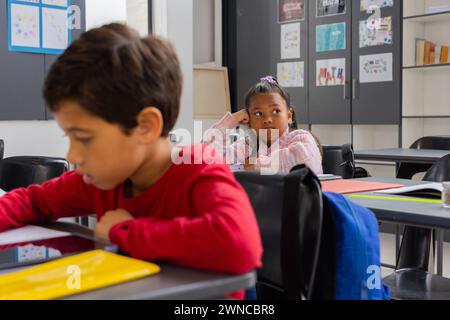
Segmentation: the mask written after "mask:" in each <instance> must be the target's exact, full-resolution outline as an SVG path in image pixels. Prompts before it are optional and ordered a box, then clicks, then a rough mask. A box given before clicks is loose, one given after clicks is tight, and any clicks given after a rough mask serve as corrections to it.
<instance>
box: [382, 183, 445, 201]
mask: <svg viewBox="0 0 450 320" xmlns="http://www.w3.org/2000/svg"><path fill="white" fill-rule="evenodd" d="M442 190H443V187H442V183H426V184H419V185H415V186H409V187H403V188H394V189H387V190H380V191H375V193H382V194H396V195H402V196H412V197H420V198H431V199H441V197H442Z"/></svg>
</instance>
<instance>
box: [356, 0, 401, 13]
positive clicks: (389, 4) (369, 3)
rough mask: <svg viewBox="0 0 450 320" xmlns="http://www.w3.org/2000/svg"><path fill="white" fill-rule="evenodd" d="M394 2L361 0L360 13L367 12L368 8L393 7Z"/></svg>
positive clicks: (387, 0) (390, 0) (389, 0)
mask: <svg viewBox="0 0 450 320" xmlns="http://www.w3.org/2000/svg"><path fill="white" fill-rule="evenodd" d="M393 6H394V0H361V11H367V10H369V8H370V7H377V8H386V7H393Z"/></svg>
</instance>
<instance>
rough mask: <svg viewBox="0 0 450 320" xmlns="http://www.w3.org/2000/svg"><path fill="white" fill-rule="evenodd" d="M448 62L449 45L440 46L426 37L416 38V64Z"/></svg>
mask: <svg viewBox="0 0 450 320" xmlns="http://www.w3.org/2000/svg"><path fill="white" fill-rule="evenodd" d="M448 62H449V46H446V45H442V46H440V45H436V44H435V43H433V42H431V41H427V40H425V39H420V38H417V39H416V66H423V65H433V64H446V63H448Z"/></svg>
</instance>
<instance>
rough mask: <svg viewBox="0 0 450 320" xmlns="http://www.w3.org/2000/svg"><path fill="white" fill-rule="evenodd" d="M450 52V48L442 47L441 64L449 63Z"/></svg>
mask: <svg viewBox="0 0 450 320" xmlns="http://www.w3.org/2000/svg"><path fill="white" fill-rule="evenodd" d="M448 52H449V47H448V46H442V47H441V59H440V62H441V63H448V62H449V61H448Z"/></svg>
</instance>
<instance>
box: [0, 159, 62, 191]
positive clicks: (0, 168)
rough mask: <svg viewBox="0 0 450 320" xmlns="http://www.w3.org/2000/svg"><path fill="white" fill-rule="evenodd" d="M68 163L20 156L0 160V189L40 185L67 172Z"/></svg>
mask: <svg viewBox="0 0 450 320" xmlns="http://www.w3.org/2000/svg"><path fill="white" fill-rule="evenodd" d="M68 169H69V163H68V162H67V160H65V159H61V158H49V157H33V156H21V157H11V158H5V159H2V160H0V189H3V190H5V191H7V192H8V191H11V190H14V189H17V188H23V187H28V186H30V185H32V184H41V183H43V182H45V181H47V180H50V179H52V178H56V177H58V176H60V175H61V174H63V173H64V172H66V171H68Z"/></svg>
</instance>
